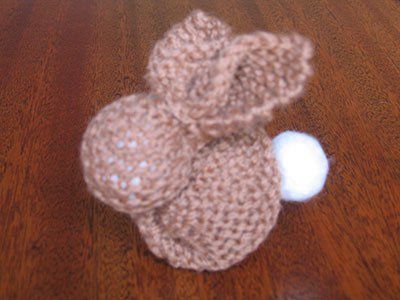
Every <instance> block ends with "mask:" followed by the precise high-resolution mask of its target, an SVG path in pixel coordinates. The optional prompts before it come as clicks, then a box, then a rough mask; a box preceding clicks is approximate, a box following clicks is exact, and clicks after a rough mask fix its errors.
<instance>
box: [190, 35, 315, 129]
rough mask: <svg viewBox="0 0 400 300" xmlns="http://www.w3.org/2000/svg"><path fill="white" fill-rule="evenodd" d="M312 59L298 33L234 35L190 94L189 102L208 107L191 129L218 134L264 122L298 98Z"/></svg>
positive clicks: (305, 41) (307, 45) (307, 46)
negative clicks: (273, 113)
mask: <svg viewBox="0 0 400 300" xmlns="http://www.w3.org/2000/svg"><path fill="white" fill-rule="evenodd" d="M312 55H313V47H312V44H311V43H310V42H309V41H308V40H307V39H306V38H304V37H302V36H300V35H298V34H292V35H275V34H271V33H266V32H256V33H253V34H248V35H242V36H237V37H236V38H234V39H233V40H232V41H231V42H230V43H229V45H228V46H227V47H226V48H225V49H223V50H222V51H221V52H220V53H219V56H218V58H217V59H215V61H214V62H212V63H210V70H209V72H207V73H203V74H201V76H200V77H199V78H197V80H196V81H195V84H194V86H193V87H192V88H191V90H190V93H189V98H190V99H191V98H196V97H197V98H198V99H199V100H198V101H201V102H202V103H207V104H208V105H210V106H212V108H213V109H212V110H209V111H208V113H207V114H205V115H203V116H202V117H201V119H199V120H196V121H197V127H198V128H199V129H200V130H201V131H202V132H205V133H207V134H208V135H211V136H221V135H223V134H226V133H229V132H233V131H237V130H240V129H243V128H249V127H252V126H254V125H255V124H256V123H259V122H261V123H265V122H267V121H268V120H270V119H271V118H272V110H273V108H274V107H275V106H278V105H281V104H285V103H287V102H289V100H290V99H293V98H296V97H299V96H300V95H301V93H302V91H303V89H304V86H305V84H306V81H307V79H308V77H309V76H310V75H311V74H312V69H311V66H310V64H309V60H310V58H311V57H312Z"/></svg>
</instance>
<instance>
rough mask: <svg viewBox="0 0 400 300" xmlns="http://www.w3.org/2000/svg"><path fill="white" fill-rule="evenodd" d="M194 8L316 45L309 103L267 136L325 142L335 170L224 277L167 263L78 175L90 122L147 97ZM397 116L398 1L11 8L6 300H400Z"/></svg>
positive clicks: (1, 33) (115, 2)
mask: <svg viewBox="0 0 400 300" xmlns="http://www.w3.org/2000/svg"><path fill="white" fill-rule="evenodd" d="M194 8H202V9H204V10H206V11H210V12H214V13H215V14H216V15H217V16H219V17H221V18H222V19H224V20H225V21H226V22H228V23H229V24H231V25H232V26H233V27H234V28H235V30H236V31H237V32H250V31H254V30H256V29H261V30H271V31H298V32H300V33H302V34H304V35H307V36H309V37H310V38H311V39H312V40H313V41H314V43H315V45H316V55H315V60H314V63H315V69H316V74H315V76H314V78H313V80H312V81H311V83H310V85H309V88H308V91H307V93H306V94H305V95H304V97H303V98H302V99H301V100H300V101H298V102H296V103H295V104H293V105H291V106H288V107H286V108H285V109H283V110H280V111H279V112H277V113H276V118H275V119H274V121H273V122H271V123H270V124H269V125H268V128H267V130H268V132H269V133H270V134H271V135H276V134H277V133H279V132H281V131H284V130H288V129H295V130H302V131H306V132H308V133H311V134H313V135H315V136H317V137H318V138H319V139H320V141H321V143H322V144H323V146H324V148H325V150H326V152H327V154H328V155H329V158H330V163H331V169H330V175H329V178H328V181H327V184H326V187H325V189H324V191H323V192H322V193H321V194H320V195H319V196H318V197H316V198H315V199H314V200H313V201H310V202H308V203H306V204H300V205H298V204H284V207H283V210H282V212H281V214H280V217H279V221H278V224H277V225H276V227H275V229H274V230H273V232H272V234H271V235H270V236H269V237H268V240H267V241H266V242H265V243H263V244H262V246H261V247H260V248H259V249H258V250H257V251H256V252H255V253H254V254H252V255H251V256H250V257H249V258H248V259H246V260H245V261H244V262H243V263H241V264H240V265H239V266H236V267H233V268H231V269H229V270H227V271H224V272H219V273H194V272H191V271H185V270H176V269H173V268H171V267H169V266H168V265H167V264H165V263H164V262H162V261H160V260H157V259H155V257H154V256H153V255H152V254H151V253H150V252H149V250H147V248H146V246H145V244H144V242H143V241H142V240H141V238H140V236H139V234H138V231H137V229H136V228H135V227H134V225H133V223H132V222H131V221H130V219H129V218H128V217H126V216H124V215H122V214H119V213H117V212H114V211H112V210H111V209H110V208H108V207H106V206H103V205H101V204H99V202H98V201H96V200H95V199H94V198H93V197H92V196H91V195H90V194H89V193H88V192H87V190H86V186H85V184H84V182H83V180H82V174H81V171H80V162H79V159H78V157H79V145H80V141H81V137H82V134H83V132H84V130H85V128H86V126H87V124H88V121H89V120H90V118H91V117H93V116H94V114H95V113H96V112H97V111H98V110H100V109H101V108H102V107H103V106H104V105H106V104H107V103H110V102H111V101H113V100H115V99H116V98H118V97H120V96H121V95H126V94H131V93H135V92H139V91H143V90H145V89H146V86H145V82H144V80H143V78H142V76H143V75H144V73H145V66H146V63H147V59H148V55H149V51H150V49H151V47H152V46H153V45H154V43H155V41H156V40H157V39H159V38H161V36H162V34H163V32H164V31H165V30H167V29H168V28H169V27H170V26H171V25H172V24H174V23H175V22H177V21H180V20H182V19H183V18H184V17H185V16H186V15H187V14H188V13H189V12H190V11H191V10H193V9H194ZM399 102H400V3H399V2H398V1H390V0H379V1H375V0H351V1H342V0H340V1H336V0H331V1H328V0H303V1H295V0H268V1H261V0H251V1H248V0H246V1H244V0H239V1H232V2H230V1H200V0H193V1H183V0H174V1H173V0H170V1H156V0H153V1H150V0H148V1H145V0H140V1H133V0H105V1H99V0H98V1H89V0H88V1H84V0H69V1H61V0H60V1H50V0H47V1H45V0H43V1H42V0H31V1H28V0H26V1H16V0H2V1H1V2H0V103H1V107H0V200H1V201H0V247H1V248H0V298H1V299H95V298H101V299H103V298H108V299H136V298H137V299H153V298H154V299H162V298H164V299H190V298H194V299H196V298H201V299H206V298H210V299H224V298H226V299H233V298H237V299H257V298H259V299H269V298H271V299H275V298H277V299H346V298H349V299H395V298H397V297H399V293H400V104H399ZM397 299H398V298H397Z"/></svg>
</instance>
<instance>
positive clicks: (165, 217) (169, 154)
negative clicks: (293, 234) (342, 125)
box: [81, 11, 328, 271]
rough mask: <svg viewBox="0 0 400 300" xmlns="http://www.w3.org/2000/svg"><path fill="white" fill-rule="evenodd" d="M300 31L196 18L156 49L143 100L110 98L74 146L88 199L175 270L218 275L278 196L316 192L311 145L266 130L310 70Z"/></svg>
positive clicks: (317, 164) (245, 246)
mask: <svg viewBox="0 0 400 300" xmlns="http://www.w3.org/2000/svg"><path fill="white" fill-rule="evenodd" d="M312 54H313V48H312V45H311V43H310V42H309V41H308V40H307V39H305V38H304V37H302V36H300V35H297V34H272V33H268V32H255V33H251V34H244V35H234V34H233V33H232V32H231V28H230V27H229V26H227V25H226V24H224V23H223V22H221V21H220V20H218V19H217V18H215V17H213V16H210V15H208V14H206V13H204V12H202V11H194V12H193V13H192V14H191V15H189V16H188V17H187V18H186V19H185V20H184V21H183V22H182V23H179V24H177V25H175V26H173V27H172V29H170V30H169V31H168V32H167V33H166V34H165V36H164V38H163V39H162V40H160V41H158V42H157V44H156V45H155V48H154V49H153V52H152V54H151V56H150V62H149V65H148V73H147V77H146V78H147V80H148V83H149V85H150V87H151V92H150V93H149V94H136V95H131V96H127V97H123V98H122V99H120V100H118V101H115V102H113V103H111V104H110V105H108V106H106V107H105V108H104V109H102V110H101V111H100V112H99V113H98V115H97V116H96V117H95V118H94V119H93V120H92V121H91V122H90V124H89V127H88V128H87V130H86V132H85V134H84V137H83V142H82V148H81V159H82V163H83V170H84V177H85V181H86V182H87V184H88V186H89V189H90V191H91V192H92V193H93V194H94V196H95V197H96V198H98V199H99V200H101V201H102V202H104V203H106V204H108V205H110V206H112V207H113V208H114V209H116V210H118V211H121V212H125V213H128V214H129V215H130V216H131V217H132V219H133V220H134V221H135V222H136V224H137V226H138V228H139V230H140V232H141V234H142V235H143V237H144V239H145V241H146V243H147V245H148V246H149V248H150V249H151V251H152V252H153V253H154V254H155V255H156V256H158V257H160V258H164V259H166V260H167V261H168V262H169V263H170V264H171V265H172V266H174V267H182V268H189V269H194V270H199V271H200V270H211V271H215V270H222V269H226V268H228V267H230V266H232V265H234V264H236V263H238V262H240V261H241V260H243V259H244V258H245V257H246V255H248V254H249V253H250V252H252V251H254V250H255V249H256V248H257V247H258V246H259V245H260V243H261V242H263V241H264V240H265V238H266V237H267V235H268V233H269V232H270V230H271V229H272V227H273V226H274V225H275V222H276V220H277V217H278V214H279V210H280V207H281V204H280V200H281V198H284V199H286V200H293V201H300V200H305V199H308V198H309V197H311V196H313V195H315V194H316V193H318V192H319V191H320V190H321V189H322V187H323V185H324V182H325V178H326V175H327V172H328V163H327V160H326V157H325V154H324V152H323V151H322V148H321V147H320V145H319V143H318V141H316V140H315V139H314V138H312V137H310V136H308V135H305V134H301V133H296V132H285V133H283V134H281V135H279V136H278V137H276V138H275V139H274V141H271V139H270V138H269V137H268V136H267V134H266V133H265V131H264V129H263V127H264V125H265V124H266V123H267V121H269V120H271V118H272V111H273V109H274V108H275V107H279V106H280V105H282V104H286V103H288V102H290V100H291V99H294V98H296V97H299V96H300V95H301V93H302V91H303V88H304V85H305V84H306V81H307V78H308V77H309V76H310V75H311V74H312V70H311V67H310V64H309V60H310V59H311V57H312Z"/></svg>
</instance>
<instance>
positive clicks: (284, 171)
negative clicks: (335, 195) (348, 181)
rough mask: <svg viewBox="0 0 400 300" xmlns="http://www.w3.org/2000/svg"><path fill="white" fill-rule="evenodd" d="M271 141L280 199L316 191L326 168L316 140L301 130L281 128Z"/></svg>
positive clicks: (308, 195)
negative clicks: (276, 167)
mask: <svg viewBox="0 0 400 300" xmlns="http://www.w3.org/2000/svg"><path fill="white" fill-rule="evenodd" d="M272 142H273V147H274V152H275V157H276V160H277V162H278V167H279V170H280V173H281V178H282V187H281V191H282V198H283V200H287V201H299V202H300V201H306V200H308V199H310V198H311V197H313V196H315V195H316V194H318V193H319V192H320V191H321V190H322V188H323V186H324V184H325V181H326V177H327V175H328V170H329V163H328V159H327V158H326V155H325V153H324V150H323V149H322V147H321V145H320V143H319V142H318V140H317V139H315V138H314V137H312V136H310V135H308V134H305V133H300V132H296V131H285V132H283V133H281V134H279V135H277V136H276V137H275V138H274V139H273V140H272Z"/></svg>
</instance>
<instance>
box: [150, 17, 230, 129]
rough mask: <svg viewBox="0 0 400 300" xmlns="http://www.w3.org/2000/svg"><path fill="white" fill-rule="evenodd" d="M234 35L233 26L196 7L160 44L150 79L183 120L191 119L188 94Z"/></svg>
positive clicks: (153, 89) (151, 60) (158, 92)
mask: <svg viewBox="0 0 400 300" xmlns="http://www.w3.org/2000/svg"><path fill="white" fill-rule="evenodd" d="M230 35H231V28H230V27H229V26H228V25H226V24H225V23H224V22H222V21H220V20H219V19H218V18H216V17H214V16H212V15H209V14H207V13H205V12H203V11H200V10H195V11H193V12H192V13H191V14H190V15H189V16H188V17H187V18H186V19H185V20H183V21H182V22H181V23H178V24H176V25H174V26H173V27H172V28H171V29H170V30H169V31H168V32H167V33H166V34H165V35H164V37H163V38H162V39H161V40H160V41H158V42H157V43H156V45H155V47H154V49H153V51H152V53H151V55H150V59H149V64H148V67H147V75H146V79H147V81H148V83H149V85H150V87H151V89H152V91H153V92H155V93H156V94H158V95H159V96H160V97H162V98H163V99H164V100H165V101H166V102H167V103H168V104H169V105H170V107H171V110H172V112H173V113H174V114H176V115H177V117H178V118H179V119H181V120H182V121H185V120H186V121H187V122H189V118H188V116H187V112H186V106H187V105H189V106H190V103H187V102H188V98H187V96H188V89H190V87H191V86H192V85H193V80H194V79H195V78H196V77H197V74H202V73H206V72H207V70H208V68H209V63H210V60H211V59H212V58H213V57H215V56H217V55H218V52H219V51H220V50H221V49H223V48H224V47H226V46H227V44H228V42H229V40H230ZM196 101H197V99H196ZM195 110H196V111H197V112H199V110H200V108H197V109H195Z"/></svg>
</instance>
